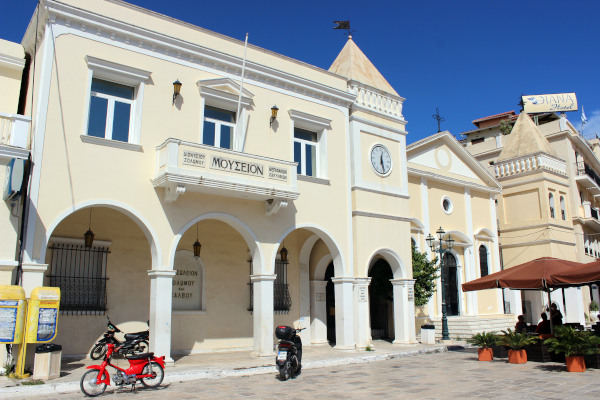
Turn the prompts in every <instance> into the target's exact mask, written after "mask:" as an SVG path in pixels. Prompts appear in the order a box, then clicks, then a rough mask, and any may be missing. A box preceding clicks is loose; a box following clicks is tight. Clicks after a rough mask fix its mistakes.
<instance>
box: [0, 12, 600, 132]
mask: <svg viewBox="0 0 600 400" xmlns="http://www.w3.org/2000/svg"><path fill="white" fill-rule="evenodd" d="M81 1H86V0H81ZM2 2H3V5H4V7H7V8H8V9H10V12H3V13H1V14H0V38H2V39H5V40H11V41H16V42H20V41H21V39H22V37H23V34H24V32H25V29H26V28H27V24H28V22H29V20H30V19H31V17H32V14H33V11H34V9H35V4H36V3H37V1H35V0H2ZM129 2H130V3H133V4H137V5H140V6H142V7H144V8H147V9H150V10H153V11H156V12H159V13H162V14H166V15H168V16H170V17H173V18H177V19H180V20H183V21H186V22H189V23H192V24H194V25H198V26H200V27H203V28H206V29H210V30H212V31H215V32H218V33H221V34H224V35H227V36H230V37H233V38H237V39H240V40H243V39H244V37H245V34H246V32H248V33H249V42H250V43H251V44H254V45H257V46H260V47H263V48H266V49H268V50H272V51H275V52H277V53H280V54H283V55H285V56H288V57H292V58H295V59H298V60H300V61H303V62H307V63H309V64H313V65H315V66H317V67H321V68H324V69H328V68H329V66H330V65H331V63H332V62H333V60H334V59H335V57H336V56H337V54H338V53H339V51H340V50H341V49H342V47H343V46H344V44H345V41H346V37H345V36H344V34H343V33H342V31H339V30H333V29H332V28H333V26H334V24H333V23H332V21H334V20H350V22H351V27H352V29H353V30H354V33H353V39H354V41H355V43H356V44H357V45H358V46H359V47H360V48H361V50H362V51H363V52H364V53H365V54H366V55H367V57H369V59H370V60H371V61H372V62H373V64H375V66H376V67H377V68H378V69H379V71H380V72H381V73H382V74H383V76H384V77H385V78H386V79H387V80H388V82H389V83H390V84H391V85H392V86H393V87H394V88H395V89H396V91H397V92H398V93H399V94H400V95H401V96H402V97H404V98H406V101H405V102H404V112H403V113H404V117H405V118H406V120H407V121H408V124H407V130H408V132H409V135H408V138H407V140H408V142H409V143H412V142H414V141H416V140H419V139H421V138H423V137H425V136H428V135H431V134H433V133H436V132H437V123H436V121H435V120H434V119H433V118H432V115H433V114H434V113H435V110H436V107H439V109H440V114H441V115H442V116H443V117H444V118H445V121H444V122H442V129H447V130H449V131H450V132H452V133H453V134H454V135H456V136H459V134H460V133H461V132H464V131H466V130H470V129H472V128H473V127H474V126H473V125H472V124H471V121H472V120H474V119H477V118H481V117H484V116H488V115H492V114H497V113H501V112H505V111H510V110H515V111H517V112H518V111H519V108H518V105H517V103H518V101H519V98H520V96H521V94H526V95H529V94H549V93H563V92H575V93H576V95H577V100H578V103H579V108H580V111H577V112H570V113H568V118H569V120H570V121H571V122H573V123H574V124H575V125H576V126H577V127H579V126H580V125H581V123H580V115H581V106H582V105H583V106H584V107H585V113H586V116H587V118H588V124H586V125H585V127H584V136H585V137H587V138H589V137H594V135H595V134H596V133H598V135H599V136H600V79H599V77H598V75H599V73H598V65H599V64H600V48H599V47H600V46H599V45H598V43H599V41H598V38H599V37H600V24H598V22H597V18H598V15H599V14H600V2H598V1H595V0H594V1H583V0H582V1H571V2H567V1H564V0H563V1H554V0H543V1H542V0H521V1H513V0H504V1H485V0H483V1H482V0H478V1H460V0H456V1H441V0H440V1H433V0H419V1H414V0H412V1H402V0H395V1H393V0H390V1H388V0H378V1H371V2H366V1H364V0H320V1H315V0H303V1H295V0H290V1H282V2H275V1H272V0H271V1H263V0H254V1H244V2H241V1H239V2H238V1H229V2H227V3H220V2H210V1H198V0H171V1H164V0H161V1H159V0H131V1H129ZM5 9H6V8H5Z"/></svg>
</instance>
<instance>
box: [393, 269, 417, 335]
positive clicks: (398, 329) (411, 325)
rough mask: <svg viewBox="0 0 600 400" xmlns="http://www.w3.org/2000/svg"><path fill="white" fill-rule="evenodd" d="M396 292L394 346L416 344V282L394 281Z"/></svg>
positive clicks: (411, 280) (407, 280) (409, 280)
mask: <svg viewBox="0 0 600 400" xmlns="http://www.w3.org/2000/svg"><path fill="white" fill-rule="evenodd" d="M390 282H392V286H393V291H394V334H395V339H394V344H405V343H416V341H417V340H416V334H415V280H414V279H392V280H390Z"/></svg>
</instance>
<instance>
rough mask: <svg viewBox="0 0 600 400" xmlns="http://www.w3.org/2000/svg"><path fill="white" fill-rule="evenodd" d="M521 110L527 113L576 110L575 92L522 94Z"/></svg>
mask: <svg viewBox="0 0 600 400" xmlns="http://www.w3.org/2000/svg"><path fill="white" fill-rule="evenodd" d="M522 100H523V111H525V112H526V113H528V114H534V113H543V112H565V111H577V97H575V93H558V94H535V95H529V96H523V97H522Z"/></svg>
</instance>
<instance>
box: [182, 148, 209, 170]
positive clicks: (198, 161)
mask: <svg viewBox="0 0 600 400" xmlns="http://www.w3.org/2000/svg"><path fill="white" fill-rule="evenodd" d="M182 163H183V164H185V165H191V166H193V167H201V168H204V165H205V164H206V155H205V154H202V153H198V152H195V151H188V150H184V151H183V161H182Z"/></svg>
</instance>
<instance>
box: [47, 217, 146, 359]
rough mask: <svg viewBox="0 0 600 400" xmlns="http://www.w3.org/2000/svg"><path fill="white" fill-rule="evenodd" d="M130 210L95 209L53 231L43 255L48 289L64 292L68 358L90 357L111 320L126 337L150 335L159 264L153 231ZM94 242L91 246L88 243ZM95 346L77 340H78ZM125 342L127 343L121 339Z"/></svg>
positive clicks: (63, 338) (63, 336) (61, 337)
mask: <svg viewBox="0 0 600 400" xmlns="http://www.w3.org/2000/svg"><path fill="white" fill-rule="evenodd" d="M132 215H133V214H132V213H130V212H128V210H126V209H120V208H118V207H114V206H113V207H111V206H109V205H92V206H88V207H87V208H80V209H78V210H76V211H74V212H71V213H70V214H67V215H64V216H61V219H60V220H57V221H56V222H55V223H54V224H52V225H50V228H49V229H48V232H47V234H48V235H49V236H48V241H47V245H46V247H45V248H44V249H43V255H44V260H45V263H46V264H48V267H47V269H46V271H45V276H44V285H46V286H56V287H59V288H60V289H61V306H60V314H61V315H60V317H59V318H60V329H59V330H58V334H57V338H56V340H57V342H60V343H62V345H63V354H86V353H87V352H89V350H90V346H91V345H92V344H93V342H94V341H95V339H98V338H99V337H101V333H102V332H104V331H105V330H106V316H105V315H107V316H110V319H111V321H112V322H113V323H115V324H117V326H118V327H119V328H120V329H121V330H123V331H124V332H136V331H142V330H146V329H148V326H147V325H146V321H148V320H149V319H151V315H150V303H151V285H150V278H149V276H148V266H149V265H152V264H153V253H155V251H153V245H152V243H150V242H149V241H148V236H147V234H148V232H149V228H148V227H146V226H143V225H142V226H140V224H142V223H141V222H140V220H139V219H138V220H136V219H134V218H135V217H134V216H132ZM84 233H85V236H88V238H89V239H92V240H90V241H89V242H88V243H86V241H85V239H84ZM81 337H84V338H89V340H85V341H82V340H77V338H81ZM121 338H122V337H121Z"/></svg>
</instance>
